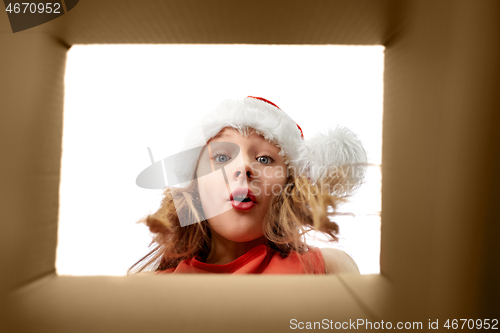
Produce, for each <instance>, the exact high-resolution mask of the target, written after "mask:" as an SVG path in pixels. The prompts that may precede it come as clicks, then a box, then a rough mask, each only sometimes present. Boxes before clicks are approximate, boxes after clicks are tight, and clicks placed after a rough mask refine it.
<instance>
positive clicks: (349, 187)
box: [306, 126, 367, 195]
mask: <svg viewBox="0 0 500 333" xmlns="http://www.w3.org/2000/svg"><path fill="white" fill-rule="evenodd" d="M306 147H307V156H308V161H309V163H308V164H309V165H308V169H309V175H308V176H309V178H310V179H311V181H312V182H313V183H316V182H318V181H319V180H321V179H324V178H325V177H327V176H331V177H334V178H337V177H340V182H339V187H338V188H336V189H332V190H333V191H335V192H336V193H340V194H347V195H348V194H351V193H352V192H353V190H355V189H356V188H357V187H358V186H359V185H360V184H361V182H362V181H363V178H364V174H365V168H366V162H367V158H366V152H365V150H364V148H363V145H362V143H361V141H359V139H358V138H357V137H356V135H355V134H354V133H352V132H351V131H350V130H348V129H347V128H345V127H340V126H338V127H337V128H336V129H335V130H331V129H330V130H329V131H328V133H327V134H319V135H317V136H316V137H314V138H312V139H310V140H307V141H306Z"/></svg>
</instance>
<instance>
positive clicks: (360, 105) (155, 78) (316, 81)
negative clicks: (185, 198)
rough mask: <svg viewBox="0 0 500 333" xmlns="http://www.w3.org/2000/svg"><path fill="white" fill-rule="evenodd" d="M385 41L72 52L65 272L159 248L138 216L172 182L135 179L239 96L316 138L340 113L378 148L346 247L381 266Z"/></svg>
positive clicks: (82, 271)
mask: <svg viewBox="0 0 500 333" xmlns="http://www.w3.org/2000/svg"><path fill="white" fill-rule="evenodd" d="M383 51H384V49H383V47H382V46H274V45H272V46H263V45H262V46H261V45H257V46H256V45H87V46H73V47H72V48H71V49H70V51H69V53H68V60H67V69H66V87H65V93H66V95H65V114H64V134H63V158H62V175H61V188H60V213H59V218H60V221H59V244H58V249H57V262H56V267H57V272H58V274H71V275H123V274H125V273H126V270H127V268H128V267H130V266H131V265H132V264H133V263H135V262H136V261H137V260H138V259H139V258H141V257H142V256H143V255H144V254H146V253H147V248H148V244H149V242H150V235H149V232H148V230H147V227H146V226H145V225H142V224H136V223H135V222H136V221H138V220H139V219H140V218H141V217H143V216H145V215H147V214H148V213H152V212H153V211H154V210H155V209H156V208H157V207H158V206H159V203H160V200H161V197H162V191H160V190H158V191H155V190H145V189H142V188H139V187H138V186H137V185H136V183H135V179H136V177H137V175H138V174H139V173H140V172H141V171H142V170H143V169H145V168H146V167H147V166H148V165H150V163H151V162H150V158H149V154H148V150H147V147H151V148H152V152H153V155H154V158H155V160H159V159H162V158H164V157H167V156H170V155H172V154H174V153H176V152H178V151H179V150H180V149H181V148H180V144H181V143H182V141H183V140H184V136H185V132H186V131H187V130H188V129H190V128H191V127H192V126H193V122H196V121H197V119H199V118H200V116H201V115H202V114H204V113H206V112H207V111H210V110H211V109H213V108H214V107H215V106H216V105H217V104H219V103H220V102H221V101H222V100H224V99H227V98H234V99H241V98H244V97H246V96H248V95H252V96H260V97H264V98H266V99H268V100H270V101H272V102H274V103H275V104H277V105H278V106H279V107H280V108H281V109H282V110H284V111H285V112H286V113H287V114H288V115H289V116H290V117H291V118H292V119H293V120H294V121H295V122H296V123H298V124H299V125H300V126H301V127H302V130H303V132H304V136H305V139H306V140H307V139H308V138H311V137H312V136H314V135H315V134H317V133H319V132H324V131H325V130H326V129H327V128H328V127H335V126H336V125H337V124H340V125H343V126H346V127H348V128H349V129H350V130H352V131H353V132H354V133H356V134H357V135H358V137H359V138H360V140H361V141H362V142H363V144H364V146H365V149H366V151H367V153H368V158H369V162H370V163H373V164H375V165H377V166H374V167H370V168H369V169H368V175H367V177H366V184H365V185H363V187H362V189H361V190H360V191H359V192H358V194H357V195H356V196H355V197H354V198H353V200H352V202H351V203H348V204H346V205H344V206H343V207H342V209H341V210H342V211H344V212H352V213H354V214H355V217H352V216H351V217H350V216H347V217H338V218H335V219H334V220H335V221H337V222H338V223H339V225H340V228H341V235H340V238H341V240H340V242H339V243H338V244H328V243H321V242H318V241H315V242H311V244H313V245H316V246H319V247H329V246H333V247H339V248H342V249H344V250H345V251H346V252H347V253H349V254H350V255H351V256H352V257H353V258H354V259H355V261H356V262H357V264H358V266H359V268H360V271H361V273H363V274H369V273H379V270H380V268H379V257H380V217H379V212H380V204H381V202H380V200H381V199H380V186H381V178H380V168H379V165H380V163H381V145H382V95H383Z"/></svg>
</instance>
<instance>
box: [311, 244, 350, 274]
mask: <svg viewBox="0 0 500 333" xmlns="http://www.w3.org/2000/svg"><path fill="white" fill-rule="evenodd" d="M320 251H321V254H322V255H323V259H324V261H325V273H326V274H337V273H357V274H359V269H358V265H356V262H355V261H354V260H353V259H352V258H351V256H349V255H348V254H347V253H345V252H344V251H342V250H340V249H334V248H323V249H320Z"/></svg>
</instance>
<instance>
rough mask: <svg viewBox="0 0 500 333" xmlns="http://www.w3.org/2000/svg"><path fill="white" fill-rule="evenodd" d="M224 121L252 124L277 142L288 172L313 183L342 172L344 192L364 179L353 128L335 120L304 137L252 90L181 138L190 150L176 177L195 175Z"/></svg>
mask: <svg viewBox="0 0 500 333" xmlns="http://www.w3.org/2000/svg"><path fill="white" fill-rule="evenodd" d="M225 127H231V128H235V129H237V130H244V129H247V128H252V129H254V130H255V131H256V132H257V133H258V134H260V135H262V136H263V137H264V138H265V139H266V140H268V141H270V142H273V143H274V144H276V145H277V146H278V147H279V148H280V155H281V156H282V157H284V160H285V163H286V164H287V166H288V168H289V171H290V173H291V174H293V175H295V176H296V175H298V174H300V175H304V176H306V177H307V178H309V179H310V181H312V182H313V183H316V182H318V181H320V180H322V179H323V178H324V177H326V176H327V175H332V174H333V175H335V174H337V175H339V176H342V179H343V181H342V184H343V185H344V191H343V192H344V193H346V194H349V193H350V192H351V191H352V190H353V189H354V188H356V187H358V186H359V185H360V183H361V182H362V180H363V177H364V170H365V169H364V167H365V165H366V162H367V158H366V153H365V150H364V149H363V145H362V144H361V142H360V141H359V140H358V138H357V137H356V135H355V134H354V133H352V132H351V131H350V130H348V129H347V128H345V127H340V126H337V127H336V128H335V129H333V130H329V131H328V132H327V133H326V134H317V135H316V136H315V137H313V138H311V139H309V140H304V135H303V132H302V129H301V128H300V126H299V125H298V124H296V123H295V122H294V121H293V120H292V118H290V116H288V115H287V114H286V113H285V112H284V111H283V110H281V109H280V108H279V107H278V106H277V105H276V104H274V103H272V102H270V101H268V100H266V99H264V98H261V97H254V96H248V97H247V98H244V99H242V100H226V101H224V102H222V103H221V104H220V105H219V106H218V107H216V108H215V110H213V111H211V112H210V113H208V114H206V115H205V116H204V117H203V118H202V120H201V122H200V123H199V124H198V125H197V126H196V127H195V128H194V129H193V130H192V131H191V132H190V133H189V134H188V136H187V139H186V141H185V142H184V146H183V149H182V150H183V151H185V152H188V153H187V154H184V155H183V156H182V163H178V164H177V165H178V166H177V167H175V168H174V169H175V173H176V177H178V178H177V179H184V180H190V179H193V178H194V173H195V168H196V164H197V160H198V158H199V156H200V155H199V154H200V152H201V148H202V146H204V145H206V144H207V143H208V141H209V140H210V139H212V138H213V137H215V136H216V135H217V134H218V133H219V132H220V131H221V130H222V129H223V128H225ZM169 183H170V179H169ZM178 183H180V181H179V182H178Z"/></svg>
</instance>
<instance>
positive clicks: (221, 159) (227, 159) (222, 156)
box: [214, 154, 229, 163]
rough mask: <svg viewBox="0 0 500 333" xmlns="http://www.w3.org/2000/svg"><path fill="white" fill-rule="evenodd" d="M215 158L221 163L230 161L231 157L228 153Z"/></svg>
mask: <svg viewBox="0 0 500 333" xmlns="http://www.w3.org/2000/svg"><path fill="white" fill-rule="evenodd" d="M214 160H215V161H216V162H219V163H226V162H227V161H229V157H228V156H227V155H224V154H220V155H217V156H215V157H214Z"/></svg>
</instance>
